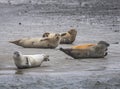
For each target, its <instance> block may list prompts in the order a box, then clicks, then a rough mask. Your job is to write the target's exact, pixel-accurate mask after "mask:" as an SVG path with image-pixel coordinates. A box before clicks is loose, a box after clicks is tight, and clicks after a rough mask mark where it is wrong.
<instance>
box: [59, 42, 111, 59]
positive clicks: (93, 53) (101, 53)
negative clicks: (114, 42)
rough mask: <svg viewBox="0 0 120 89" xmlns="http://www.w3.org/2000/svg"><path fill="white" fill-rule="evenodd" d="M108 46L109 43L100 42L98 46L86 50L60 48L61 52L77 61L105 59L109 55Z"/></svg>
mask: <svg viewBox="0 0 120 89" xmlns="http://www.w3.org/2000/svg"><path fill="white" fill-rule="evenodd" d="M108 46H109V43H107V42H105V41H100V42H98V44H97V45H95V46H91V47H88V48H86V49H72V48H67V49H63V48H60V50H61V51H63V52H64V53H66V54H67V55H69V56H71V57H73V58H75V59H81V58H104V57H105V56H107V54H108V53H107V50H108Z"/></svg>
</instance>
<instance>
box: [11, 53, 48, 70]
mask: <svg viewBox="0 0 120 89" xmlns="http://www.w3.org/2000/svg"><path fill="white" fill-rule="evenodd" d="M13 59H14V63H15V65H16V67H17V68H18V69H23V68H32V67H39V66H40V65H41V64H42V63H43V62H44V61H49V56H48V55H45V54H35V55H23V54H22V53H21V52H18V51H15V52H14V54H13Z"/></svg>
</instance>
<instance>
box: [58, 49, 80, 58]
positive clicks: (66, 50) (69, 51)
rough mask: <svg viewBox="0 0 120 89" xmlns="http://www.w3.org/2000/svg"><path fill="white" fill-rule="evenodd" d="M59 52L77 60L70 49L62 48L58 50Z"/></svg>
mask: <svg viewBox="0 0 120 89" xmlns="http://www.w3.org/2000/svg"><path fill="white" fill-rule="evenodd" d="M59 50H60V51H62V52H64V53H65V54H67V55H69V56H71V57H72V58H74V59H78V58H79V57H78V55H77V54H76V53H75V52H73V50H72V49H63V48H60V49H59Z"/></svg>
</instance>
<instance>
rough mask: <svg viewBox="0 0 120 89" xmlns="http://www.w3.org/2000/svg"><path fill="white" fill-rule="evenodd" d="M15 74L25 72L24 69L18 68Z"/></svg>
mask: <svg viewBox="0 0 120 89" xmlns="http://www.w3.org/2000/svg"><path fill="white" fill-rule="evenodd" d="M15 74H21V75H22V74H23V70H22V69H17V70H16V71H15Z"/></svg>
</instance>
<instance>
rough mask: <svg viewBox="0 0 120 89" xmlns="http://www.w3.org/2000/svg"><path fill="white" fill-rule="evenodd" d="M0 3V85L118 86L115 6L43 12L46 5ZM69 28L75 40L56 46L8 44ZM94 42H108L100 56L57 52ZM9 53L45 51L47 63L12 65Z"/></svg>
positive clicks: (29, 88) (119, 36)
mask: <svg viewBox="0 0 120 89" xmlns="http://www.w3.org/2000/svg"><path fill="white" fill-rule="evenodd" d="M0 7H1V8H0V15H1V17H0V89H17V88H18V89H119V88H120V78H119V76H120V72H119V71H120V44H119V42H120V30H119V26H120V16H119V15H115V13H116V11H115V10H113V11H111V10H110V11H108V10H107V11H104V12H105V13H106V14H103V13H101V12H102V11H101V12H96V13H93V12H88V13H87V14H81V13H80V12H79V11H77V10H74V9H72V11H71V10H70V11H69V9H65V10H64V9H62V11H61V10H60V11H58V12H54V11H52V9H51V12H48V11H49V8H47V9H45V10H44V9H43V10H41V8H36V7H35V6H32V5H18V6H17V5H6V4H4V5H3V4H0ZM39 9H40V10H39ZM53 10H54V9H53ZM55 11H56V9H55ZM117 12H119V10H118V11H117ZM107 13H108V14H107ZM70 28H75V29H76V30H77V31H78V34H77V37H76V40H75V42H74V43H73V44H70V45H59V46H58V47H57V48H56V49H36V48H22V47H20V46H17V45H14V44H11V43H9V42H8V41H10V40H16V39H19V38H23V37H41V36H42V34H43V33H44V32H48V31H49V32H57V33H60V32H66V31H68V30H69V29H70ZM100 40H105V41H107V42H109V43H110V47H109V49H108V56H106V57H105V58H99V59H92V58H91V59H80V60H76V59H73V58H71V57H69V56H67V55H66V54H64V53H63V52H61V51H59V50H58V49H59V48H60V47H63V48H66V47H67V48H68V47H71V46H73V45H77V44H84V43H97V42H98V41H100ZM14 51H21V52H22V53H23V54H38V53H45V54H48V55H50V61H49V62H44V63H43V64H42V65H41V67H38V68H31V69H17V68H16V66H15V65H14V61H13V58H12V55H13V52H14Z"/></svg>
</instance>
